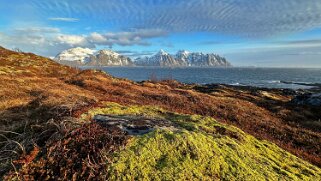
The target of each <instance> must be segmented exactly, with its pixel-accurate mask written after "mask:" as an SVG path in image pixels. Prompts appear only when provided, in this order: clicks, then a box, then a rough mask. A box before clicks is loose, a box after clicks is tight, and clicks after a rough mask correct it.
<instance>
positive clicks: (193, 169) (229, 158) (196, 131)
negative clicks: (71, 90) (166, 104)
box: [83, 103, 321, 180]
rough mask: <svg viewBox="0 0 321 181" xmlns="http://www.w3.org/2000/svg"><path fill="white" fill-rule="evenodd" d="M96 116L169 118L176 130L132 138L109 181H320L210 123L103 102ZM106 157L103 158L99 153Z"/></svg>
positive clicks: (289, 159)
mask: <svg viewBox="0 0 321 181" xmlns="http://www.w3.org/2000/svg"><path fill="white" fill-rule="evenodd" d="M96 114H115V115H143V116H147V117H156V118H163V119H168V120H171V121H173V122H174V123H176V125H177V127H178V128H179V129H178V130H177V131H175V132H172V131H170V130H156V131H154V132H151V133H149V134H146V135H143V136H138V137H134V138H133V139H132V140H131V141H130V143H129V145H128V147H126V148H125V149H124V150H122V151H121V152H119V153H117V154H116V155H115V157H114V159H113V161H112V164H111V165H109V167H108V172H109V175H110V176H111V180H122V179H124V180H195V179H198V180H213V179H214V180H215V179H217V180H219V179H222V180H266V179H268V180H320V179H321V170H320V169H319V168H318V167H316V166H313V165H311V164H310V163H308V162H306V161H303V160H302V159H299V158H297V157H296V156H294V155H292V154H290V153H288V152H286V151H285V150H282V149H281V148H279V147H278V146H276V145H275V144H272V143H269V142H267V141H264V140H263V141H262V140H258V139H256V138H254V137H253V136H251V135H248V134H246V133H244V132H243V131H241V130H239V129H238V128H235V127H233V126H228V125H224V124H221V123H218V122H217V121H215V120H214V119H213V118H210V117H202V116H198V115H182V114H176V113H171V112H166V111H164V110H162V109H158V108H155V107H147V106H130V107H124V106H120V105H118V104H115V103H106V105H105V107H104V108H97V109H93V110H90V111H89V112H88V113H87V114H84V115H83V118H88V117H92V116H94V115H96ZM103 154H108V153H103Z"/></svg>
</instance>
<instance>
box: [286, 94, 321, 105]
mask: <svg viewBox="0 0 321 181" xmlns="http://www.w3.org/2000/svg"><path fill="white" fill-rule="evenodd" d="M291 102H292V103H295V104H299V105H312V106H321V93H315V94H312V93H306V94H302V95H297V96H296V97H295V98H294V99H293V100H292V101H291Z"/></svg>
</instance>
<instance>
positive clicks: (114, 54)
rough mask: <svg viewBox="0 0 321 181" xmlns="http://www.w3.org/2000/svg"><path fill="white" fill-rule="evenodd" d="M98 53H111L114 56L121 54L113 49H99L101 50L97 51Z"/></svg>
mask: <svg viewBox="0 0 321 181" xmlns="http://www.w3.org/2000/svg"><path fill="white" fill-rule="evenodd" d="M96 54H104V55H111V56H114V57H117V56H119V54H118V53H117V52H114V51H112V50H107V49H104V50H99V51H97V53H96Z"/></svg>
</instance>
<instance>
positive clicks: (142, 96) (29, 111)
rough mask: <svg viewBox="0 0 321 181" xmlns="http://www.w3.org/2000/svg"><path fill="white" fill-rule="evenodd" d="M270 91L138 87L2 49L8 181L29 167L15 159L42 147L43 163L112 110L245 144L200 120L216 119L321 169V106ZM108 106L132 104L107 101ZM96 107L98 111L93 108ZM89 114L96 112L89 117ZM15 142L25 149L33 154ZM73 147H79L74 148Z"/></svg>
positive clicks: (0, 101)
mask: <svg viewBox="0 0 321 181" xmlns="http://www.w3.org/2000/svg"><path fill="white" fill-rule="evenodd" d="M263 91H266V92H267V93H268V94H266V93H264V92H262V90H260V89H255V88H244V89H242V88H233V87H229V86H217V85H213V86H211V85H210V86H204V85H186V84H182V83H179V82H176V81H160V82H150V81H149V82H148V81H147V82H141V83H138V82H132V81H128V80H125V79H118V78H114V77H112V76H110V75H108V74H106V73H104V72H102V71H95V70H86V71H80V70H78V69H75V68H71V67H67V66H62V65H60V64H58V63H55V62H53V61H52V60H50V59H47V58H44V57H40V56H37V55H34V54H31V53H18V52H14V51H9V50H6V49H4V48H2V47H0V131H1V134H3V135H4V136H7V137H8V138H9V140H10V141H8V140H7V139H4V138H2V137H1V138H0V152H1V154H0V162H1V163H0V177H2V176H3V174H5V173H7V172H8V171H9V170H14V169H17V171H18V172H19V171H20V169H21V168H22V167H24V166H25V165H24V166H22V165H15V164H14V163H12V162H11V161H15V160H18V159H19V158H20V157H21V156H28V154H29V153H32V151H33V149H34V145H37V146H38V147H39V155H38V156H37V157H36V158H35V160H33V162H37V163H38V159H39V157H40V156H43V155H46V150H48V149H50V148H51V146H50V144H54V143H53V142H55V141H58V142H59V141H61V140H59V139H63V137H64V136H65V134H68V133H69V132H73V131H74V130H72V129H73V128H75V127H77V126H78V124H83V123H88V120H90V118H91V117H92V115H94V114H97V113H99V112H100V113H104V112H106V111H107V112H108V111H109V112H110V113H112V114H134V115H143V116H150V117H160V118H163V119H167V120H171V121H173V122H175V123H176V124H177V125H179V126H180V127H181V128H182V129H184V130H187V131H189V132H188V134H205V133H206V135H207V134H208V135H210V134H214V135H217V133H219V134H220V135H226V136H228V137H230V138H233V139H234V140H235V141H237V140H238V141H239V140H242V139H243V136H242V134H240V133H242V132H240V131H235V130H234V131H233V129H230V128H231V127H228V126H224V125H223V126H222V125H216V126H215V125H214V128H215V129H214V128H213V125H212V126H206V125H204V124H201V123H199V122H198V121H195V120H203V118H204V120H206V119H213V118H215V119H216V120H217V121H218V122H224V123H226V124H229V125H234V126H236V127H238V128H240V129H241V130H243V131H244V132H246V133H248V134H251V135H253V136H255V137H256V138H258V139H264V140H268V141H270V142H273V143H275V144H277V145H278V146H279V147H281V148H283V149H285V150H287V151H289V152H291V153H292V154H295V155H296V156H298V157H300V158H303V159H305V160H307V161H309V162H310V163H313V164H315V165H317V166H319V167H321V157H320V152H321V132H320V128H321V127H320V124H319V122H320V121H319V120H320V119H321V117H320V116H321V109H320V107H305V106H296V105H291V104H289V100H290V99H291V95H287V94H284V92H282V91H280V90H263ZM104 101H107V102H116V103H119V104H122V105H126V106H127V107H124V106H119V105H118V106H117V104H115V105H111V104H109V103H108V104H104V103H102V102H104ZM133 105H136V106H133ZM142 105H145V106H142ZM154 106H157V107H159V108H155V107H154ZM94 107H98V108H97V109H92V108H94ZM99 107H102V108H99ZM111 108H112V109H111ZM87 110H90V111H89V112H88V113H87V114H83V113H84V112H86V111H87ZM111 110H112V111H113V112H111ZM166 110H170V111H172V112H176V113H175V114H174V113H170V112H167V111H166ZM186 114H190V115H193V114H195V115H201V116H204V117H203V118H200V116H189V115H186ZM80 115H82V117H81V119H80V120H79V119H78V118H79V116H80ZM207 116H208V117H212V118H206V117H207ZM205 118H206V119H205ZM66 120H73V122H72V123H71V125H70V126H67V127H70V129H62V130H66V131H62V132H63V133H61V134H59V135H60V136H59V137H58V138H59V139H58V138H57V134H58V133H57V126H54V125H60V126H59V127H62V128H65V123H66V122H65V121H66ZM52 121H54V124H51V122H52ZM205 122H206V121H205ZM196 123H197V124H196ZM217 124H218V123H217ZM58 130H59V129H58ZM2 131H4V132H2ZM7 131H12V132H16V133H18V134H9V133H8V132H7ZM58 132H60V131H58ZM82 134H85V133H82ZM158 134H160V135H163V134H165V133H158ZM166 134H169V133H166ZM184 134H185V133H184ZM84 137H85V136H84ZM53 138H55V139H53ZM57 139H58V140H57ZM132 141H133V142H135V139H134V140H132ZM15 142H17V143H19V144H21V145H22V146H23V147H24V148H25V152H26V153H23V152H22V151H21V149H20V148H19V147H20V146H18V144H15ZM68 149H69V148H68ZM70 149H71V150H74V148H73V147H72V146H71V147H70ZM8 151H10V152H8ZM57 152H59V151H57ZM75 154H78V153H77V150H76V153H75ZM110 154H111V153H110ZM31 158H33V157H31ZM53 160H55V159H53ZM79 160H82V158H81V159H79ZM84 160H86V159H84ZM55 164H57V165H59V163H57V162H52V165H51V166H54V165H55ZM39 165H40V166H43V164H39ZM285 167H286V166H285ZM38 168H40V167H38ZM36 170H37V169H36ZM39 170H40V171H41V169H39ZM277 170H279V169H276V171H277ZM68 173H70V172H68ZM95 173H96V172H95ZM307 173H308V172H307ZM84 179H85V178H84Z"/></svg>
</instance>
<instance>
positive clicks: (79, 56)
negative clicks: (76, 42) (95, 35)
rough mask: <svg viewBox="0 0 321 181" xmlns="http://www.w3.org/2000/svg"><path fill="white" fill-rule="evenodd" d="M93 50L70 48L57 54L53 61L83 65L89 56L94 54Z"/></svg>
mask: <svg viewBox="0 0 321 181" xmlns="http://www.w3.org/2000/svg"><path fill="white" fill-rule="evenodd" d="M94 52H95V51H94V50H92V49H89V48H81V47H77V48H71V49H68V50H64V51H62V52H61V53H59V54H58V55H57V56H56V57H55V58H54V60H56V61H58V62H61V63H63V62H64V63H68V62H73V63H76V64H85V63H87V62H88V61H89V59H88V58H89V57H90V55H93V54H94Z"/></svg>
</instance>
